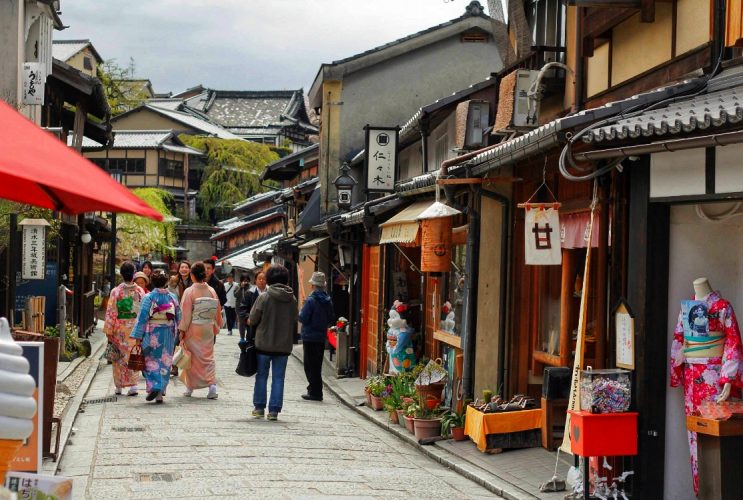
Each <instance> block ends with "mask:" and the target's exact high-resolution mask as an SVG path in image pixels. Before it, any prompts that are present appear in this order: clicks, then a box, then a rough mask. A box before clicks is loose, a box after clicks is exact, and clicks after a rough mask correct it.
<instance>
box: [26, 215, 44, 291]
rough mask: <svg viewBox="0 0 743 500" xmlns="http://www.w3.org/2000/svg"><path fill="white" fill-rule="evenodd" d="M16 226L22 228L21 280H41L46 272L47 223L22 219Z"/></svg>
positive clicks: (42, 220)
mask: <svg viewBox="0 0 743 500" xmlns="http://www.w3.org/2000/svg"><path fill="white" fill-rule="evenodd" d="M18 225H19V226H21V227H23V257H22V269H21V278H22V279H24V280H43V279H44V277H45V276H44V271H45V270H46V227H47V226H48V225H49V223H48V222H47V221H45V220H44V219H24V220H22V221H21V222H20V223H19V224H18Z"/></svg>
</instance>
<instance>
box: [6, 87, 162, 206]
mask: <svg viewBox="0 0 743 500" xmlns="http://www.w3.org/2000/svg"><path fill="white" fill-rule="evenodd" d="M0 198H5V199H8V200H12V201H17V202H20V203H28V204H30V205H36V206H39V207H44V208H49V209H52V210H59V211H62V212H65V213H67V214H71V215H74V214H80V213H83V212H98V211H100V212H128V213H132V214H136V215H142V216H145V217H150V218H151V219H155V220H158V221H160V220H162V219H163V216H162V215H161V214H160V213H159V212H157V210H155V209H154V208H152V207H151V206H149V205H148V204H147V203H145V202H144V201H142V200H141V199H140V198H138V197H137V196H135V195H134V193H132V192H131V191H129V189H127V188H126V187H124V186H122V185H121V184H119V183H118V182H116V181H115V180H113V179H112V178H111V177H110V176H109V175H108V174H107V173H106V172H105V171H103V170H102V169H101V168H99V167H97V166H96V165H94V164H93V163H91V162H89V161H88V160H86V159H85V158H83V157H82V156H81V155H80V154H78V153H77V152H76V151H75V150H73V149H70V148H68V147H67V146H66V145H65V144H63V143H62V142H61V141H60V140H59V139H57V138H56V137H54V136H53V135H51V134H49V133H48V132H46V131H44V130H43V129H41V128H39V127H37V126H36V125H35V124H34V123H33V122H31V121H29V120H28V119H26V118H25V117H24V116H22V115H21V114H20V113H18V112H17V111H15V110H14V109H13V108H11V107H10V106H9V105H8V104H7V103H5V102H3V101H2V100H0Z"/></svg>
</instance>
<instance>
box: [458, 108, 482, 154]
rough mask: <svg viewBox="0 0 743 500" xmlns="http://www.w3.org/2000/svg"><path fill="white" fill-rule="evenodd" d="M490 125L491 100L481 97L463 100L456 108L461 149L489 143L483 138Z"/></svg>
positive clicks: (476, 147) (475, 147) (477, 147)
mask: <svg viewBox="0 0 743 500" xmlns="http://www.w3.org/2000/svg"><path fill="white" fill-rule="evenodd" d="M488 125H490V102H489V101H485V100H480V99H472V100H470V101H465V102H461V103H459V104H458V105H457V109H456V137H455V141H454V144H455V146H456V147H457V148H459V149H479V148H481V147H483V146H485V145H486V144H487V141H486V140H485V139H484V138H483V135H484V134H485V130H486V129H487V128H488Z"/></svg>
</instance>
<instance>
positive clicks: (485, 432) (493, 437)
mask: <svg viewBox="0 0 743 500" xmlns="http://www.w3.org/2000/svg"><path fill="white" fill-rule="evenodd" d="M541 428H542V410H520V411H507V412H501V413H483V412H481V411H480V410H478V409H477V408H473V407H472V406H467V416H466V419H465V421H464V433H465V435H467V436H469V437H470V439H471V440H472V441H473V442H474V443H475V444H476V445H477V449H478V450H480V451H481V452H483V453H485V452H487V451H488V450H492V449H498V448H500V449H504V448H532V447H538V446H539V445H540V442H541Z"/></svg>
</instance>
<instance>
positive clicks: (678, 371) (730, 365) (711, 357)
mask: <svg viewBox="0 0 743 500" xmlns="http://www.w3.org/2000/svg"><path fill="white" fill-rule="evenodd" d="M694 290H695V297H694V300H693V301H683V302H682V304H681V314H679V321H678V324H677V325H676V329H675V331H674V332H673V344H672V346H671V387H678V386H682V387H683V388H684V409H685V413H686V415H692V414H694V413H696V412H698V410H699V407H700V406H701V405H702V403H704V402H705V401H712V402H722V401H725V400H726V399H728V398H729V397H740V389H741V387H743V348H742V347H741V337H740V330H739V329H738V321H737V320H736V318H735V312H733V308H732V306H731V305H730V302H728V301H727V300H725V299H723V298H722V297H721V296H720V292H715V291H713V290H712V288H711V287H710V285H709V282H708V281H707V279H706V278H700V279H698V280H696V281H694ZM688 435H689V436H688V437H689V451H690V454H691V471H692V475H693V477H694V492H695V493H697V494H698V493H699V468H698V465H697V433H696V432H689V433H688Z"/></svg>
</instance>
